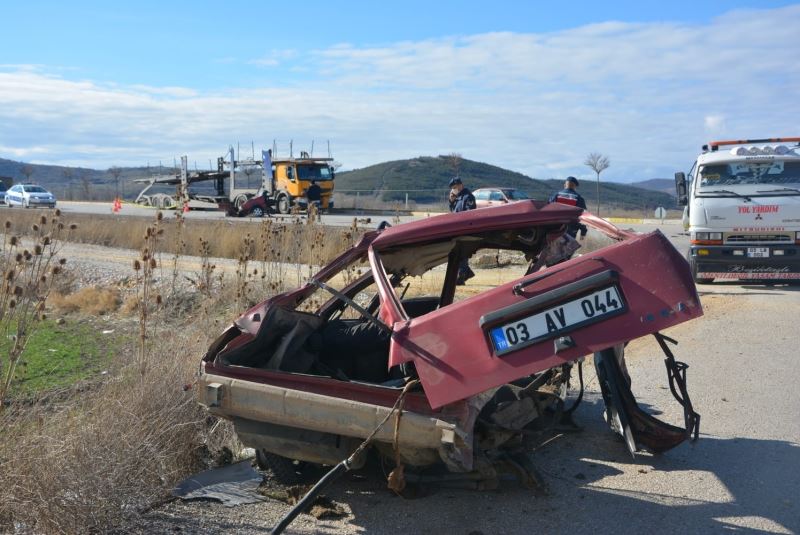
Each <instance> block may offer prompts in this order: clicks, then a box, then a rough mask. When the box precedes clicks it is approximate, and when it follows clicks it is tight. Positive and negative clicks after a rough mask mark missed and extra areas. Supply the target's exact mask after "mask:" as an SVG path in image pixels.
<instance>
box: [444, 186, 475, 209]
mask: <svg viewBox="0 0 800 535" xmlns="http://www.w3.org/2000/svg"><path fill="white" fill-rule="evenodd" d="M475 208H477V205H476V204H475V196H474V195H473V194H472V192H471V191H470V190H469V189H468V188H462V190H461V191H459V192H458V195H456V198H455V199H454V200H452V201H450V211H451V212H466V211H467V210H473V209H475Z"/></svg>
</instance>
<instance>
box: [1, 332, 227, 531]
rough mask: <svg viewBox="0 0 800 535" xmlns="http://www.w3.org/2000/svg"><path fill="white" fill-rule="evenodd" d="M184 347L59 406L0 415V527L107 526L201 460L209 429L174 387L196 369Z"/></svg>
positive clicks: (146, 502)
mask: <svg viewBox="0 0 800 535" xmlns="http://www.w3.org/2000/svg"><path fill="white" fill-rule="evenodd" d="M187 341H188V340H187ZM192 349H194V350H195V351H189V352H187V353H186V356H185V357H184V358H179V359H176V358H175V355H174V352H173V351H164V352H163V353H161V354H159V355H158V358H156V359H153V361H152V362H150V363H149V367H148V368H147V369H146V372H145V373H144V374H143V375H140V373H139V370H138V369H137V370H135V371H134V370H132V369H130V368H126V369H124V370H123V372H122V373H121V374H120V375H118V376H117V377H116V378H115V379H113V380H112V381H110V382H108V383H106V384H104V385H103V386H102V387H101V388H100V389H99V390H97V391H94V392H88V393H87V392H84V393H83V394H82V395H80V396H75V397H73V398H72V399H71V400H70V401H69V403H67V404H66V406H62V407H60V408H58V407H53V406H36V407H34V408H33V409H30V410H27V411H26V412H25V413H22V414H19V413H17V414H12V413H11V412H10V411H9V412H8V413H7V414H6V415H5V418H4V419H5V421H3V422H0V424H1V425H2V426H3V432H2V434H1V435H0V482H1V484H0V526H2V525H3V521H5V522H14V523H16V524H17V525H18V526H24V528H26V531H27V530H30V531H32V532H37V533H87V532H94V531H103V530H107V529H108V528H110V527H112V526H117V525H119V524H120V523H122V522H123V521H124V519H125V517H126V516H128V515H131V514H135V513H136V512H137V511H139V510H141V509H142V508H144V507H146V506H147V505H149V504H151V503H153V502H156V501H158V500H160V499H162V498H164V497H165V496H166V495H167V492H168V491H169V489H170V488H171V487H172V486H173V484H174V483H175V482H176V481H178V480H180V479H181V478H182V477H184V476H185V475H186V474H189V473H191V472H192V471H193V470H196V469H198V468H201V467H203V455H202V452H204V451H207V448H209V447H211V448H213V447H214V444H213V443H211V442H213V440H214V437H213V436H210V435H211V434H210V433H209V432H208V425H207V423H206V415H205V412H204V411H203V410H202V409H201V408H200V407H199V406H198V405H197V402H196V401H195V400H194V398H193V396H192V393H191V392H185V391H184V389H183V388H182V385H183V384H185V383H187V382H191V381H192V372H193V371H194V370H195V369H196V364H197V363H196V355H197V354H199V348H197V347H194V346H192ZM222 438H225V437H224V436H223V437H222ZM6 527H9V526H8V524H6Z"/></svg>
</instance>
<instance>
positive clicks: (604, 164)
mask: <svg viewBox="0 0 800 535" xmlns="http://www.w3.org/2000/svg"><path fill="white" fill-rule="evenodd" d="M583 164H584V165H588V166H589V167H591V168H592V171H594V172H595V173H597V216H598V217H600V173H602V172H603V171H605V170H606V169H608V168H609V166H610V165H611V162H610V161H609V159H608V156H603V155H602V154H600V153H599V152H592V153H590V154H589V156H587V157H586V161H585V162H583Z"/></svg>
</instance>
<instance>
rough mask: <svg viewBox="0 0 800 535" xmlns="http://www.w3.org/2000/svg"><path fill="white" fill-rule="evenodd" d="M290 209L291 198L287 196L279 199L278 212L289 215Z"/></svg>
mask: <svg viewBox="0 0 800 535" xmlns="http://www.w3.org/2000/svg"><path fill="white" fill-rule="evenodd" d="M289 208H290V203H289V197H288V196H286V195H281V196H280V197H278V212H280V213H282V214H288V213H289Z"/></svg>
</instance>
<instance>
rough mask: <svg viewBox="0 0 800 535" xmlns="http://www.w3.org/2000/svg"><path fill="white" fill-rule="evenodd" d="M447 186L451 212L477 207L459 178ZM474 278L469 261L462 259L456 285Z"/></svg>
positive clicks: (452, 180) (472, 196) (461, 284)
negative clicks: (448, 187)
mask: <svg viewBox="0 0 800 535" xmlns="http://www.w3.org/2000/svg"><path fill="white" fill-rule="evenodd" d="M448 186H450V199H449V200H450V211H451V212H466V211H467V210H474V209H475V208H476V207H477V206H476V204H475V196H474V195H473V194H472V192H471V191H470V190H469V188H466V187H464V184H463V183H462V182H461V179H460V178H458V177H455V178H451V179H450V183H449V184H448ZM474 276H475V273H474V272H473V271H472V270H471V269H470V267H469V259H467V258H464V259H462V260H461V262H459V264H458V276H457V277H456V285H458V286H463V285H464V283H465V282H466V281H467V280H468V279H471V278H472V277H474Z"/></svg>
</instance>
